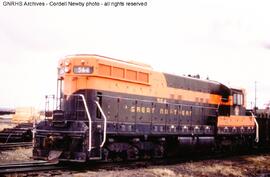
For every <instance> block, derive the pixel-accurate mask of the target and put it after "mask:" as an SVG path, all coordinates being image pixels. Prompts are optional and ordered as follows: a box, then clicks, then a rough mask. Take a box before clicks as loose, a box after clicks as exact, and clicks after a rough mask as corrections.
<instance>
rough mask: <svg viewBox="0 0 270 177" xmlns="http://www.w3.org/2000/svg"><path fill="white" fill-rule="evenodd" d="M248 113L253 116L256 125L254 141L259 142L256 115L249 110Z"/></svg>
mask: <svg viewBox="0 0 270 177" xmlns="http://www.w3.org/2000/svg"><path fill="white" fill-rule="evenodd" d="M250 113H251V115H252V118H253V120H254V122H255V125H256V138H255V142H256V143H258V142H259V124H258V122H257V120H256V117H255V116H254V114H253V112H251V111H250Z"/></svg>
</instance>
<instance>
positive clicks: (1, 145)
mask: <svg viewBox="0 0 270 177" xmlns="http://www.w3.org/2000/svg"><path fill="white" fill-rule="evenodd" d="M32 145H33V143H32V142H18V143H0V151H4V150H11V149H16V148H18V147H24V148H27V147H32Z"/></svg>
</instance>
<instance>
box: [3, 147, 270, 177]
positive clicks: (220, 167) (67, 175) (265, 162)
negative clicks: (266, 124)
mask: <svg viewBox="0 0 270 177" xmlns="http://www.w3.org/2000/svg"><path fill="white" fill-rule="evenodd" d="M31 151H32V149H22V148H20V149H17V150H13V151H4V152H0V164H2V163H8V162H16V161H27V160H29V159H30V158H31V153H32V152H31ZM267 174H268V175H267ZM269 174H270V153H269V154H262V155H246V156H238V157H228V158H226V159H219V160H214V159H213V160H203V161H197V162H192V161H189V162H183V163H178V164H173V165H157V166H147V167H139V166H138V167H136V168H134V167H133V168H131V169H130V168H127V167H119V168H117V167H114V168H113V169H111V170H110V169H95V170H85V171H83V172H79V171H51V172H38V173H30V174H27V175H26V174H16V175H15V174H14V175H9V176H59V177H73V176H74V177H86V176H90V177H91V176H94V177H163V176H165V177H193V176H199V177H208V176H209V177H212V176H213V177H220V176H221V177H222V176H231V177H234V176H235V177H236V176H237V177H245V176H262V177H263V176H270V175H269Z"/></svg>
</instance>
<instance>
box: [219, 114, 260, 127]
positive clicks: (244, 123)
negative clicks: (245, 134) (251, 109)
mask: <svg viewBox="0 0 270 177" xmlns="http://www.w3.org/2000/svg"><path fill="white" fill-rule="evenodd" d="M217 126H218V127H254V126H255V122H254V119H253V117H251V116H218V123H217Z"/></svg>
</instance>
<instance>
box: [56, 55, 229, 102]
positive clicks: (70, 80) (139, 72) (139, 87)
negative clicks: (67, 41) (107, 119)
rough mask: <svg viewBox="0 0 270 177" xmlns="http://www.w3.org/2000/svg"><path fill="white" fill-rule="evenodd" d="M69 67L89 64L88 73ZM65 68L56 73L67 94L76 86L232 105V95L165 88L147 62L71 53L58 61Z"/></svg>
mask: <svg viewBox="0 0 270 177" xmlns="http://www.w3.org/2000/svg"><path fill="white" fill-rule="evenodd" d="M73 66H91V67H93V69H94V71H93V73H91V74H75V73H73V69H72V68H73ZM65 67H69V68H71V69H70V72H68V73H65V74H63V75H60V76H59V78H62V79H64V80H65V81H64V94H66V95H70V94H72V93H74V92H75V91H77V90H79V89H96V90H100V91H102V90H103V91H110V92H119V93H127V94H135V95H141V96H150V97H156V98H157V99H158V98H162V99H163V100H165V101H164V102H166V99H172V98H174V99H176V100H177V99H178V98H179V99H181V100H183V101H190V102H198V100H199V101H200V102H201V103H208V104H216V105H232V97H231V96H230V97H229V101H228V102H222V101H221V96H220V95H216V94H210V93H204V92H199V91H191V90H184V89H177V88H171V87H167V82H166V79H165V76H164V75H163V73H160V72H156V71H153V70H152V68H151V67H150V66H148V65H145V64H141V63H135V62H127V61H121V60H117V59H112V58H108V57H103V56H98V55H75V56H69V57H66V58H65V59H64V60H61V61H60V62H59V68H60V69H62V70H63V69H64V68H65Z"/></svg>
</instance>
